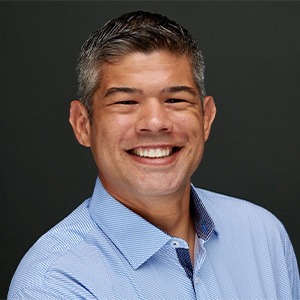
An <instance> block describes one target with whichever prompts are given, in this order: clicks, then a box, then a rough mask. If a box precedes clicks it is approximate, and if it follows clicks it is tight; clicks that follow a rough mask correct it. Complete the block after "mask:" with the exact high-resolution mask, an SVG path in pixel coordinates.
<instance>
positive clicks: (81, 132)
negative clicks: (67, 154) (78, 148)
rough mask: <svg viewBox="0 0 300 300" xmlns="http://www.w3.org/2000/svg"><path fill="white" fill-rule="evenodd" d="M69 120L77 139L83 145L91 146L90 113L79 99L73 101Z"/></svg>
mask: <svg viewBox="0 0 300 300" xmlns="http://www.w3.org/2000/svg"><path fill="white" fill-rule="evenodd" d="M69 122H70V124H71V126H72V128H73V131H74V134H75V137H76V139H77V141H78V142H79V143H80V144H81V145H82V146H85V147H90V121H89V115H88V112H87V110H86V108H85V107H84V105H83V104H82V103H81V102H80V101H78V100H74V101H72V102H71V105H70V117H69Z"/></svg>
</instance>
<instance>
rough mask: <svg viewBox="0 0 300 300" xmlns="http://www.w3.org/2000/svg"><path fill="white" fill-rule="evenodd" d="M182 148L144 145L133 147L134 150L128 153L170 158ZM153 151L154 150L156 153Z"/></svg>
mask: <svg viewBox="0 0 300 300" xmlns="http://www.w3.org/2000/svg"><path fill="white" fill-rule="evenodd" d="M180 148H181V147H177V146H174V145H170V144H168V145H161V144H160V145H147V146H146V145H143V146H136V147H133V148H131V149H129V150H127V152H129V153H131V154H134V155H138V156H145V157H164V156H169V155H171V154H173V153H174V152H176V151H178V150H180ZM151 150H154V152H153V151H151ZM159 150H160V151H159ZM144 151H145V152H144ZM148 151H149V152H148ZM157 151H159V152H157ZM154 153H155V154H154Z"/></svg>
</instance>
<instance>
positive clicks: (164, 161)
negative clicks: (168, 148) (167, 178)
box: [129, 150, 181, 166]
mask: <svg viewBox="0 0 300 300" xmlns="http://www.w3.org/2000/svg"><path fill="white" fill-rule="evenodd" d="M180 151H181V150H178V151H176V152H174V153H173V154H171V155H170V156H165V157H161V158H149V157H143V156H137V155H134V154H131V153H129V155H130V156H131V157H132V159H133V160H134V161H136V162H138V163H140V164H143V165H149V166H167V165H170V164H172V163H173V162H174V161H175V160H176V158H177V156H178V155H179V152H180Z"/></svg>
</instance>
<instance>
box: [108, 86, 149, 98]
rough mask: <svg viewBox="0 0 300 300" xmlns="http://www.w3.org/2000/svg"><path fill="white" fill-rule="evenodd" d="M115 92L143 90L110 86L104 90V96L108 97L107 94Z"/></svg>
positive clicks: (137, 92)
mask: <svg viewBox="0 0 300 300" xmlns="http://www.w3.org/2000/svg"><path fill="white" fill-rule="evenodd" d="M116 93H128V94H142V93H143V91H142V90H140V89H136V88H131V87H111V88H109V89H108V90H107V91H106V92H105V95H104V97H108V96H110V95H112V94H116Z"/></svg>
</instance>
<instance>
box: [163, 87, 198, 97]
mask: <svg viewBox="0 0 300 300" xmlns="http://www.w3.org/2000/svg"><path fill="white" fill-rule="evenodd" d="M178 92H188V93H189V94H191V95H193V96H196V95H197V93H196V92H195V90H194V89H193V88H192V87H190V86H186V85H178V86H171V87H168V88H165V89H163V90H162V93H178Z"/></svg>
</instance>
